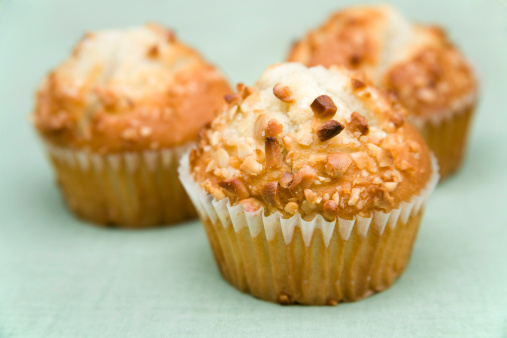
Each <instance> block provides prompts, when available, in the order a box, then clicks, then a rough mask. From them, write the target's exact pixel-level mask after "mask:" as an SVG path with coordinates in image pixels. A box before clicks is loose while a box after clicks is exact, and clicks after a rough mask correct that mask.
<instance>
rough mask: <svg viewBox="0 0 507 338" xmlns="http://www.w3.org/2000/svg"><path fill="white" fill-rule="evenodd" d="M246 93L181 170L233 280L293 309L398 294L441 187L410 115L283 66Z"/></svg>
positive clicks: (338, 81)
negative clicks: (395, 288) (395, 289)
mask: <svg viewBox="0 0 507 338" xmlns="http://www.w3.org/2000/svg"><path fill="white" fill-rule="evenodd" d="M239 89H240V90H239V91H238V92H237V93H236V94H235V95H230V96H228V97H227V99H228V102H229V104H228V106H227V107H225V108H224V109H223V111H222V112H221V114H219V115H218V116H217V117H216V118H215V120H214V121H213V122H212V123H211V125H210V126H208V128H207V129H203V130H202V131H201V133H200V138H199V141H198V143H197V148H196V149H192V150H191V151H190V152H189V155H188V156H187V157H183V158H182V159H181V166H180V179H181V180H182V182H183V185H184V187H185V189H186V190H187V192H188V193H189V195H190V197H191V199H192V201H193V203H194V205H195V206H196V209H197V211H198V213H199V216H200V218H201V220H202V222H203V224H204V228H205V229H206V233H207V236H208V238H209V242H210V245H211V249H212V251H213V254H214V257H215V260H216V262H217V264H218V267H219V269H220V272H221V274H222V275H223V277H224V278H225V279H226V280H227V281H228V282H229V283H231V284H232V285H233V286H235V287H236V288H237V289H239V290H241V291H243V292H248V293H251V294H252V295H254V296H255V297H258V298H261V299H264V300H267V301H271V302H278V303H281V304H291V303H299V304H313V305H321V304H330V305H336V304H337V303H338V302H341V301H356V300H359V299H362V298H364V297H367V296H368V295H370V294H372V293H374V292H378V291H381V290H384V289H385V288H387V287H389V286H390V285H391V284H392V283H393V282H394V281H395V280H396V278H397V277H398V276H399V275H400V273H401V272H402V271H403V269H404V268H405V266H406V264H407V262H408V260H409V257H410V253H411V249H412V245H413V242H414V239H415V236H416V233H417V230H418V227H419V223H420V221H421V217H422V215H423V209H424V205H425V201H426V199H427V197H428V195H429V194H430V192H431V191H432V190H433V188H434V186H435V184H436V182H437V181H438V168H437V166H436V161H435V160H433V159H432V155H430V151H429V150H428V148H427V146H426V144H425V143H424V141H423V139H422V137H421V136H420V135H419V133H418V132H417V131H416V129H415V128H414V127H412V126H411V125H410V124H409V123H407V122H405V114H406V113H405V111H404V109H403V108H402V106H401V105H400V104H399V103H397V101H394V100H391V99H390V98H389V97H387V96H386V95H385V94H383V92H382V91H380V90H378V89H377V88H375V87H374V86H372V85H370V84H369V83H368V82H365V81H364V80H363V79H361V78H359V77H356V75H355V74H353V73H352V72H351V71H350V70H347V69H345V68H342V67H335V66H332V67H331V68H330V69H326V68H324V67H322V66H317V67H312V68H306V67H305V66H303V65H301V64H299V63H286V64H279V65H275V66H272V67H270V68H268V69H267V71H266V72H265V73H264V74H263V75H262V76H261V77H260V79H259V80H258V81H257V83H256V84H255V85H254V86H253V87H252V88H250V87H246V86H244V85H240V86H239Z"/></svg>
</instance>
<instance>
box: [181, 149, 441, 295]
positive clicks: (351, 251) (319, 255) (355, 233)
mask: <svg viewBox="0 0 507 338" xmlns="http://www.w3.org/2000/svg"><path fill="white" fill-rule="evenodd" d="M432 164H433V175H432V177H431V179H430V180H429V182H428V183H427V185H426V187H425V188H424V189H422V190H421V191H420V193H419V194H418V195H416V196H413V198H412V199H411V200H410V201H409V202H402V203H401V205H400V207H399V208H398V209H394V210H392V211H391V212H390V213H382V212H375V213H374V214H373V216H372V217H369V218H365V217H360V216H357V217H355V218H354V219H353V220H346V219H342V218H338V219H337V220H336V221H333V222H328V221H326V220H325V219H324V218H323V217H322V216H321V215H317V216H316V217H315V218H314V219H313V220H312V221H305V220H303V219H302V218H301V214H299V213H297V214H296V215H294V216H292V217H290V218H287V219H285V218H283V217H282V215H281V213H279V212H277V213H274V214H271V215H269V216H265V215H264V210H263V209H262V208H261V209H259V210H257V211H255V212H247V211H245V210H244V208H243V205H242V204H237V205H235V206H231V204H230V202H229V199H228V198H224V199H221V200H219V201H217V200H216V199H214V198H213V196H212V195H210V194H207V193H206V191H204V190H203V189H202V188H201V187H200V186H199V184H198V183H197V182H195V181H194V179H193V177H192V175H191V174H190V171H189V164H188V154H186V155H184V156H183V157H182V159H181V164H180V168H179V173H180V179H181V181H182V183H183V186H184V187H185V189H186V190H187V192H188V195H189V196H190V198H191V200H192V202H193V203H194V205H195V207H196V209H197V212H198V214H199V216H200V217H201V220H202V222H203V224H204V228H205V230H206V233H207V235H208V239H209V242H210V245H211V249H212V251H213V254H214V257H215V260H216V262H217V264H218V267H219V269H220V272H221V273H222V275H223V277H224V278H225V279H226V280H227V281H228V282H230V283H231V284H232V285H234V286H235V287H236V288H238V289H239V290H241V291H243V292H248V293H251V294H252V295H254V296H256V297H258V298H261V299H264V300H268V301H272V302H280V303H300V304H315V305H316V304H331V305H334V304H337V303H338V302H340V301H355V300H358V299H361V298H364V297H366V296H368V295H369V294H371V293H373V292H377V291H381V290H383V289H385V288H387V287H388V286H390V285H391V284H392V283H393V282H394V281H395V280H396V278H397V277H398V276H399V274H400V273H401V272H402V270H403V269H404V267H405V265H406V264H407V261H408V259H409V256H410V253H411V250H412V245H413V242H414V239H415V236H416V233H417V229H418V227H419V222H420V220H421V216H422V213H423V209H424V204H425V202H426V199H427V197H428V196H429V194H430V193H431V192H432V191H433V189H434V187H435V185H436V184H437V182H438V165H437V163H436V160H435V159H434V158H432Z"/></svg>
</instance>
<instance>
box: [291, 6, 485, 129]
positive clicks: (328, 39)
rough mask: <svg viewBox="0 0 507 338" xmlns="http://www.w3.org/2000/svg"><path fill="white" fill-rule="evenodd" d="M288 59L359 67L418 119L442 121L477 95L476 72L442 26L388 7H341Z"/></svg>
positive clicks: (416, 121)
mask: <svg viewBox="0 0 507 338" xmlns="http://www.w3.org/2000/svg"><path fill="white" fill-rule="evenodd" d="M288 61H293V62H302V63H304V64H305V65H307V66H309V67H311V66H316V65H323V66H325V67H329V66H331V65H335V64H341V65H345V66H348V67H350V68H351V69H354V70H356V71H361V72H363V73H364V74H365V75H366V76H367V77H368V78H369V79H370V80H371V81H373V82H374V83H375V84H377V85H379V86H381V87H382V88H384V89H387V90H390V91H392V92H393V93H394V94H396V95H397V96H398V97H399V99H400V101H401V102H402V104H403V105H405V107H406V108H407V109H408V110H409V111H410V113H411V115H410V118H411V119H412V122H415V123H423V122H426V121H430V122H434V123H438V122H440V121H441V120H442V119H443V118H446V117H449V116H451V115H453V114H455V113H456V112H462V111H464V110H466V109H467V107H470V106H471V105H473V103H474V101H475V100H476V91H477V84H476V80H475V77H474V75H473V72H472V70H471V68H470V66H469V65H468V63H467V62H466V60H465V59H464V57H463V55H462V54H461V53H460V52H459V51H458V50H457V49H456V48H455V47H454V46H453V44H452V43H451V42H450V41H449V40H448V39H447V37H446V35H445V33H444V32H443V30H442V29H441V28H438V27H434V26H429V25H418V24H412V23H410V22H408V21H407V19H405V18H404V17H403V16H402V15H401V14H400V13H398V12H397V11H395V10H394V9H393V8H392V7H389V6H364V7H361V6H358V7H352V8H349V9H346V10H343V11H340V12H337V13H336V14H334V15H333V16H331V18H329V20H328V21H327V22H326V23H325V24H324V25H322V26H321V27H319V28H317V29H315V30H313V31H311V32H310V33H308V35H307V36H306V37H304V38H303V39H301V40H300V41H299V42H297V43H296V44H295V45H294V46H293V48H292V50H291V51H290V53H289V56H288Z"/></svg>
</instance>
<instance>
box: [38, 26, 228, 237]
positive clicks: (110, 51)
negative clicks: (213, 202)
mask: <svg viewBox="0 0 507 338" xmlns="http://www.w3.org/2000/svg"><path fill="white" fill-rule="evenodd" d="M229 91H230V89H229V86H228V84H227V82H226V80H225V79H224V77H223V76H222V75H221V74H220V73H219V72H218V71H217V70H216V69H215V68H214V67H213V66H211V65H209V64H208V63H206V61H204V60H203V58H202V57H201V56H200V55H199V54H198V53H197V52H196V51H194V50H193V49H191V48H189V47H187V46H186V45H184V44H182V43H180V42H179V41H178V40H176V38H175V37H174V34H173V33H172V32H171V31H170V30H167V29H165V28H163V27H160V26H157V25H145V26H143V27H137V28H131V29H125V30H109V31H100V32H95V33H89V34H86V36H85V37H84V38H83V39H82V40H81V41H80V42H79V43H78V44H77V46H76V47H75V49H74V51H73V52H72V55H71V56H70V57H69V58H68V59H66V60H65V61H64V62H63V63H62V64H61V65H60V66H58V67H57V68H56V69H55V70H53V71H51V72H50V73H49V75H48V76H47V77H46V78H45V79H44V81H43V83H42V85H41V86H40V88H39V90H38V92H37V96H36V105H35V111H34V113H33V121H34V125H35V128H36V130H37V132H38V134H39V135H40V137H41V139H42V140H43V141H44V144H45V145H46V146H47V151H48V155H49V158H50V160H51V163H52V165H53V168H54V170H55V173H56V179H57V182H58V185H59V186H60V189H61V192H62V195H63V198H64V200H65V202H66V204H67V205H68V206H69V208H70V209H71V210H72V211H73V212H74V213H75V214H76V215H77V216H79V217H81V218H83V219H85V220H88V221H91V222H94V223H97V224H100V225H114V226H118V227H128V228H143V227H150V226H155V225H162V224H169V223H174V222H180V221H183V220H186V219H189V218H193V217H195V216H196V213H195V210H194V208H193V206H192V203H191V202H190V200H189V199H188V196H187V195H186V193H185V191H184V189H183V187H182V186H181V184H180V182H179V180H178V175H177V166H178V162H179V158H180V156H181V155H182V154H183V153H184V152H185V151H186V150H187V149H189V147H190V146H192V145H193V144H194V143H195V139H196V137H197V134H198V131H199V129H200V128H201V127H202V126H203V125H204V124H205V123H207V122H209V121H210V120H212V119H213V118H214V116H215V115H214V114H215V111H216V110H217V109H218V108H219V107H220V106H221V105H222V104H223V96H224V94H226V93H228V92H229Z"/></svg>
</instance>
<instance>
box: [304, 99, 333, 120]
mask: <svg viewBox="0 0 507 338" xmlns="http://www.w3.org/2000/svg"><path fill="white" fill-rule="evenodd" d="M310 108H312V111H313V113H314V114H315V116H316V117H317V118H319V119H321V120H329V119H331V118H333V116H334V115H335V114H336V110H337V108H336V105H335V104H334V102H333V100H332V99H331V98H330V97H329V96H327V95H321V96H319V97H317V98H316V99H315V100H314V101H313V102H312V104H311V105H310Z"/></svg>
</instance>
